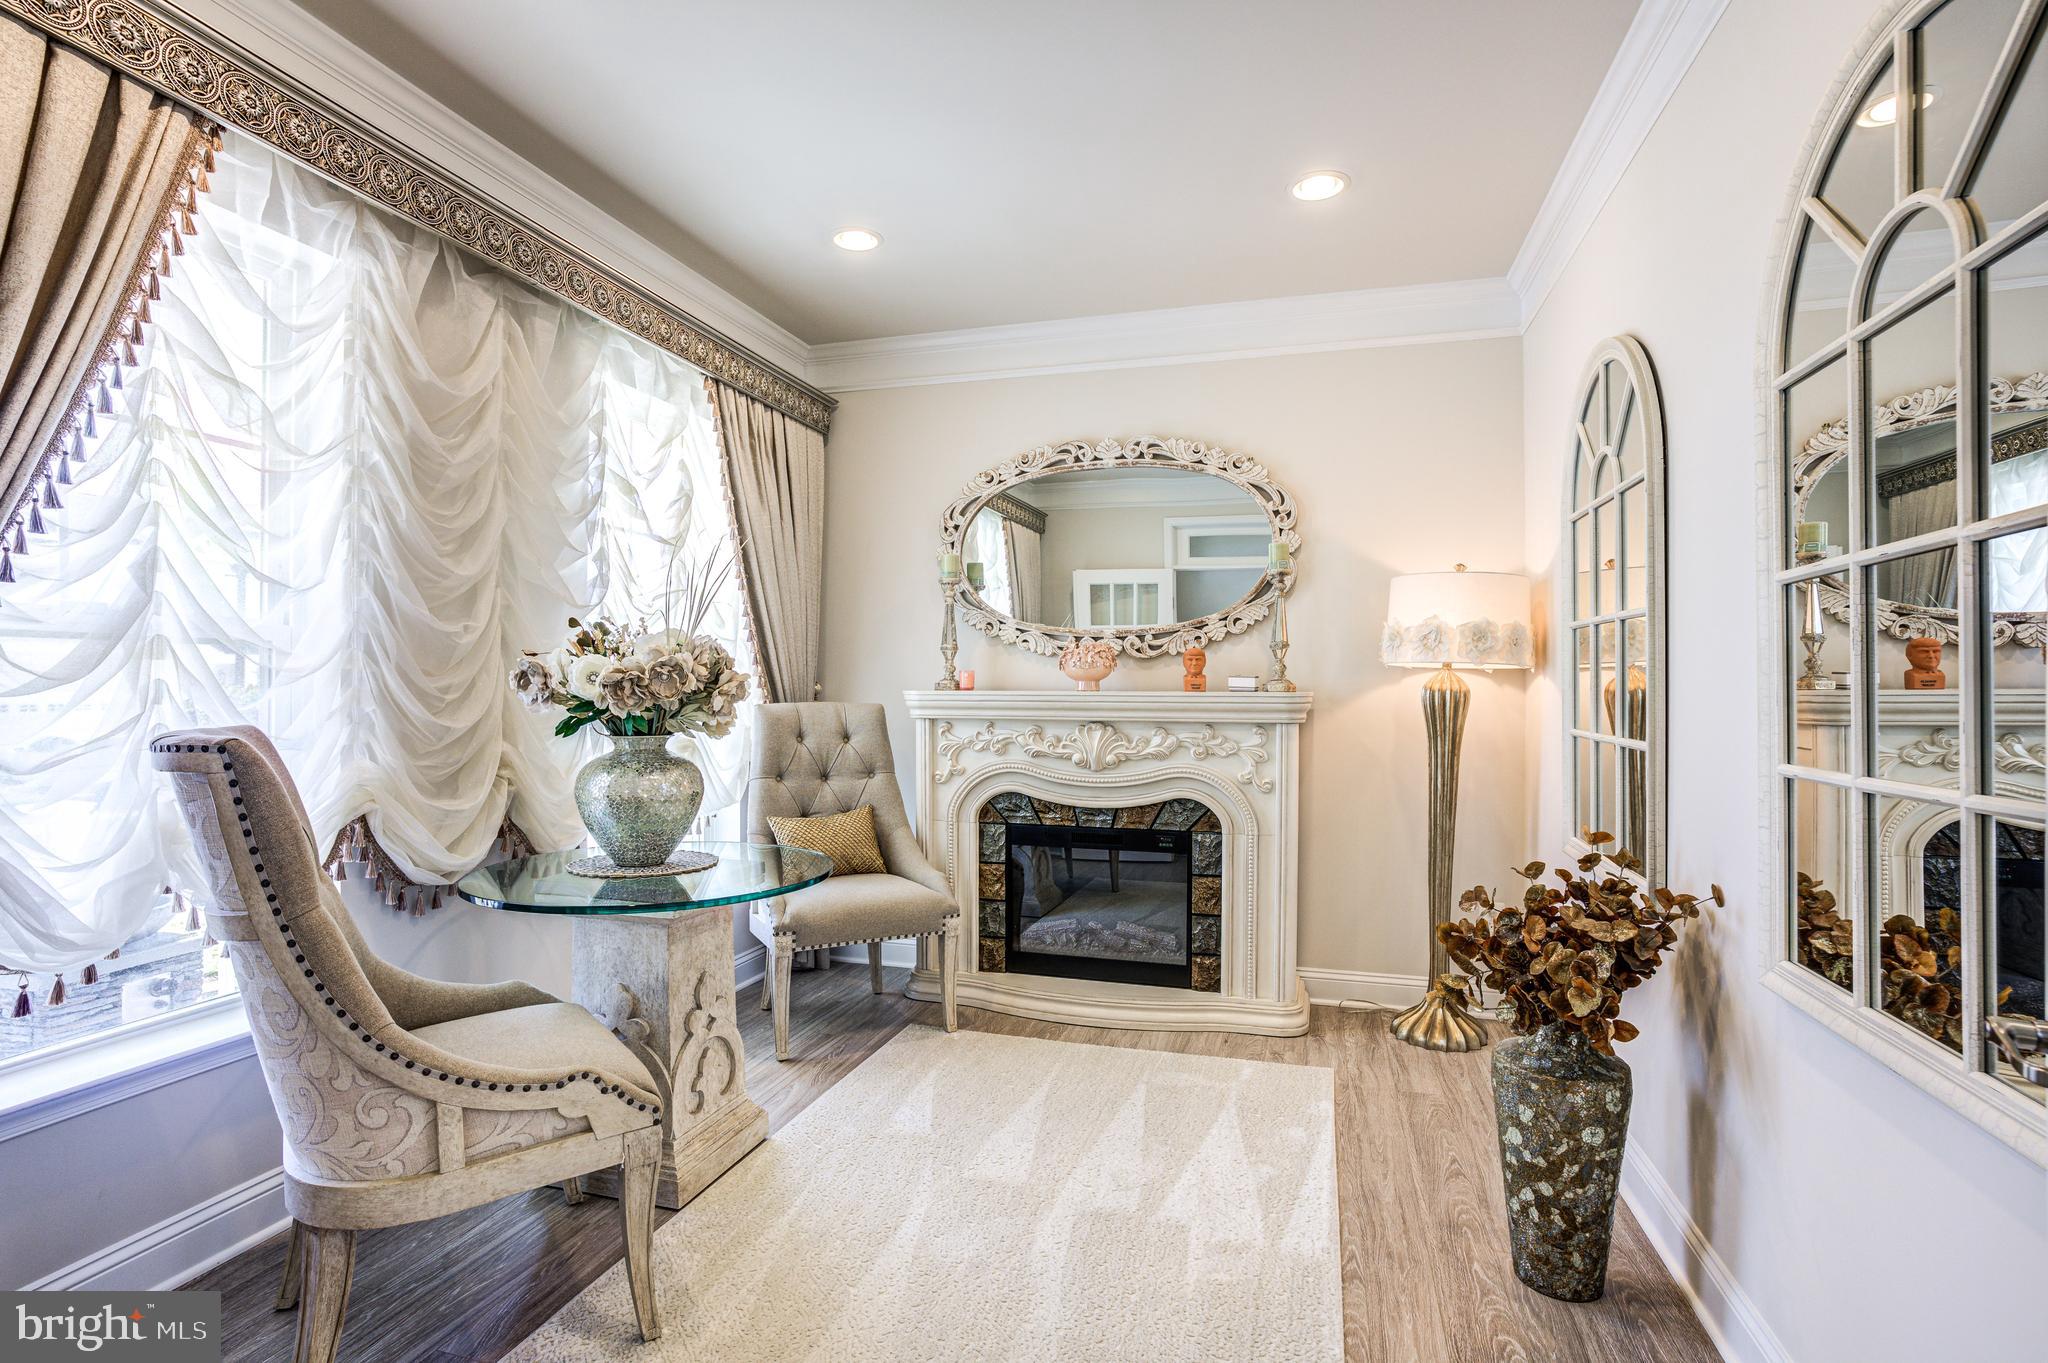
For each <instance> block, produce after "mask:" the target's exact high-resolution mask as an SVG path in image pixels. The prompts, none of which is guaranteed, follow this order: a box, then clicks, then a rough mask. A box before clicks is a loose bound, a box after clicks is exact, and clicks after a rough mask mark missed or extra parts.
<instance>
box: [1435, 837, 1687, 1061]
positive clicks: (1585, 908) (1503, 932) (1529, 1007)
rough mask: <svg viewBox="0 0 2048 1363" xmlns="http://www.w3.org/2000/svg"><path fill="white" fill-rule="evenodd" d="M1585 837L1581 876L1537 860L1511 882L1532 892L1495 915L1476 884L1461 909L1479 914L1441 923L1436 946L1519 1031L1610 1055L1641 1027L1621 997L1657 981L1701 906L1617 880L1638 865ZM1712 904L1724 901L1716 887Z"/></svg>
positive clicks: (1604, 839)
mask: <svg viewBox="0 0 2048 1363" xmlns="http://www.w3.org/2000/svg"><path fill="white" fill-rule="evenodd" d="M1585 836H1586V841H1587V843H1588V844H1590V845H1591V846H1592V847H1593V848H1594V849H1595V850H1593V851H1592V852H1589V853H1588V854H1586V855H1585V856H1583V857H1580V858H1579V860H1578V865H1577V869H1576V870H1574V869H1572V868H1569V867H1562V866H1560V867H1558V868H1557V869H1556V870H1555V871H1554V872H1553V871H1551V869H1550V868H1549V867H1547V866H1545V865H1544V864H1543V863H1542V862H1540V861H1532V862H1530V863H1529V864H1528V865H1527V866H1524V867H1521V868H1520V869H1519V870H1517V871H1516V873H1515V874H1517V875H1519V876H1521V877H1522V878H1523V879H1524V880H1527V881H1528V882H1529V885H1528V888H1527V889H1525V890H1524V891H1523V892H1522V900H1521V903H1520V904H1518V905H1515V906H1513V907H1499V908H1497V907H1496V906H1495V904H1494V900H1493V895H1492V893H1491V892H1490V891H1488V890H1487V889H1486V888H1485V887H1484V886H1477V885H1475V886H1474V887H1473V888H1471V889H1470V890H1467V891H1466V892H1465V895H1464V898H1462V899H1460V900H1459V901H1458V907H1459V908H1460V909H1463V910H1465V911H1466V912H1468V913H1470V912H1473V911H1475V910H1476V911H1477V913H1478V916H1477V917H1476V918H1467V919H1460V920H1458V921H1456V922H1452V923H1446V924H1444V925H1443V926H1442V927H1440V928H1438V929H1437V938H1438V940H1440V941H1441V942H1442V943H1443V944H1444V949H1445V950H1446V951H1448V952H1449V953H1450V956H1451V959H1452V960H1453V961H1456V962H1457V963H1458V965H1459V967H1460V968H1462V969H1463V970H1464V971H1465V972H1466V974H1468V975H1470V976H1471V977H1472V978H1473V979H1474V980H1476V981H1478V982H1479V983H1481V984H1484V985H1486V986H1487V987H1489V988H1491V989H1494V990H1497V991H1498V992H1499V993H1500V994H1501V995H1502V997H1504V998H1505V999H1507V1001H1508V1003H1509V1004H1510V1005H1511V1006H1512V1007H1513V1009H1514V1029H1515V1030H1516V1031H1517V1032H1520V1033H1523V1034H1524V1035H1526V1034H1528V1033H1531V1032H1534V1031H1536V1030H1537V1029H1538V1028H1540V1027H1543V1026H1544V1025H1546V1024H1548V1023H1553V1022H1557V1023H1562V1024H1564V1025H1565V1026H1567V1027H1571V1028H1575V1029H1577V1030H1578V1031H1580V1032H1583V1033H1584V1034H1585V1036H1586V1040H1587V1041H1589V1042H1591V1043H1592V1045H1593V1048H1594V1049H1595V1050H1598V1051H1601V1052H1604V1053H1605V1054H1608V1055H1612V1054H1614V1043H1615V1042H1617V1041H1628V1040H1631V1039H1633V1038H1634V1037H1635V1035H1636V1028H1635V1024H1633V1023H1631V1022H1628V1021H1626V1020H1625V1019H1623V1018H1622V1016H1621V996H1622V995H1623V994H1624V993H1626V992H1627V991H1629V990H1631V989H1633V988H1635V987H1636V986H1637V985H1639V984H1641V983H1642V982H1643V981H1644V980H1647V979H1648V978H1650V976H1652V975H1654V974H1656V973H1657V967H1658V966H1659V965H1661V964H1662V963H1663V958H1664V952H1665V951H1666V950H1668V949H1669V948H1670V947H1672V946H1674V945H1676V943H1677V941H1678V925H1679V924H1680V923H1683V922H1684V921H1685V920H1686V919H1688V918H1697V917H1698V916H1699V912H1700V910H1699V905H1700V898H1699V896H1698V895H1690V894H1674V893H1672V892H1671V891H1670V890H1668V889H1664V888H1663V887H1661V886H1660V887H1658V888H1656V889H1651V890H1646V889H1644V888H1642V886H1640V885H1639V884H1637V883H1636V882H1635V881H1634V880H1631V879H1629V878H1628V877H1627V876H1625V875H1621V874H1619V872H1620V871H1623V870H1630V871H1632V870H1637V869H1639V868H1640V867H1641V864H1642V863H1641V862H1639V861H1638V860H1637V859H1636V858H1635V857H1633V856H1631V855H1630V854H1629V852H1628V851H1627V850H1626V849H1619V848H1618V849H1616V850H1614V851H1612V852H1604V851H1602V850H1600V849H1602V848H1604V847H1605V846H1606V845H1607V844H1609V843H1612V842H1613V841H1614V838H1613V836H1612V835H1611V834H1607V833H1595V832H1588V833H1587V834H1586V835H1585ZM1603 862H1606V863H1609V865H1610V870H1609V873H1608V874H1605V875H1601V874H1598V873H1599V871H1600V868H1601V864H1602V863H1603ZM1548 875H1554V876H1555V877H1556V879H1557V883H1556V884H1552V883H1551V882H1550V881H1549V880H1548V879H1546V876H1548ZM1709 898H1711V899H1712V900H1713V901H1714V903H1716V904H1725V903H1727V899H1726V897H1725V896H1724V895H1723V894H1722V893H1721V887H1720V886H1719V885H1716V886H1714V887H1713V889H1712V893H1711V894H1710V895H1709Z"/></svg>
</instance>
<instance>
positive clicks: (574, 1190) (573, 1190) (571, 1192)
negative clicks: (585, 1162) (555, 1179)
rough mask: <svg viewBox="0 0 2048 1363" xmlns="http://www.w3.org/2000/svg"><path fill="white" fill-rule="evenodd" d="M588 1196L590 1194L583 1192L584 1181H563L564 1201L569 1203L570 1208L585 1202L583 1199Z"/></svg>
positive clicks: (571, 1179) (575, 1179)
mask: <svg viewBox="0 0 2048 1363" xmlns="http://www.w3.org/2000/svg"><path fill="white" fill-rule="evenodd" d="M588 1196H589V1194H588V1193H586V1192H584V1191H583V1180H582V1179H580V1178H565V1179H563V1180H562V1201H564V1202H566V1203H568V1204H569V1205H570V1206H572V1207H573V1206H575V1205H576V1204H577V1203H579V1202H581V1201H583V1199H584V1198H586V1197H588Z"/></svg>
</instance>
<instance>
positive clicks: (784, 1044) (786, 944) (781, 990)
mask: <svg viewBox="0 0 2048 1363" xmlns="http://www.w3.org/2000/svg"><path fill="white" fill-rule="evenodd" d="M795 956H796V938H795V937H794V936H792V935H790V934H786V933H778V934H777V935H776V938H775V960H774V961H773V962H772V963H771V969H772V970H773V971H774V974H775V1058H776V1059H777V1060H787V1059H789V967H790V962H791V961H792V960H793V959H794V958H795Z"/></svg>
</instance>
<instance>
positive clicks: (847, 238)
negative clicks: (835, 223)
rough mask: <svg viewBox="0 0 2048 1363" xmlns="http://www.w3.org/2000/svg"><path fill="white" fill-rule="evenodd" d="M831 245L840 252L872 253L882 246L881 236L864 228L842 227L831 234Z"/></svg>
mask: <svg viewBox="0 0 2048 1363" xmlns="http://www.w3.org/2000/svg"><path fill="white" fill-rule="evenodd" d="M832 244H833V245H834V246H837V247H838V248H839V249H840V250H842V251H872V250H874V249H875V248H876V247H877V246H880V245H881V244H882V234H881V233H880V232H870V231H869V230H868V229H867V228H865V227H842V228H840V229H839V230H838V231H837V232H834V233H833V234H832Z"/></svg>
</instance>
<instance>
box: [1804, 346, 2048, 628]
mask: <svg viewBox="0 0 2048 1363" xmlns="http://www.w3.org/2000/svg"><path fill="white" fill-rule="evenodd" d="M1956 397H1957V390H1956V389H1955V388H1953V387H1951V386H1950V385H1948V384H1937V385H1935V386H1934V387H1932V388H1922V389H1919V390H1917V391H1915V392H1911V393H1901V394H1900V395H1899V396H1898V397H1895V398H1891V399H1888V400H1884V401H1881V402H1879V403H1878V404H1877V406H1876V408H1875V410H1874V413H1873V417H1872V421H1871V428H1870V435H1871V439H1872V440H1873V441H1875V440H1878V439H1881V438H1882V437H1884V436H1887V435H1895V434H1898V433H1900V432H1903V431H1911V430H1917V429H1919V428H1921V427H1924V426H1941V425H1953V424H1954V423H1955V420H1956V405H1957V404H1956ZM1989 399H1990V401H1989V405H1988V406H1987V407H1986V409H1985V410H1986V411H1987V412H1988V413H1990V414H1991V415H1993V416H1997V415H2001V414H2006V413H2018V412H2048V372H2042V371H2039V370H2037V371H2035V372H2034V373H2031V374H2023V375H2020V376H2018V377H2016V378H2011V379H2001V378H1994V379H1992V380H1991V383H1990V392H1989ZM1793 434H1795V435H1796V434H1797V432H1794V433H1793ZM2042 439H2043V428H2042V426H2041V425H2040V424H2039V423H2034V422H2029V423H2028V424H2027V425H2026V426H2025V427H2024V428H2022V429H2020V430H2016V431H2012V432H2008V433H2007V434H2005V435H2002V436H1996V437H1994V438H1993V439H1992V441H1991V464H1992V467H1993V468H1994V469H1995V468H1996V467H1997V466H1998V464H1999V463H2001V462H2002V461H2004V460H2006V459H2009V458H2014V457H2017V456H2019V455H2023V454H2029V453H2033V452H2035V451H2037V450H2039V449H2041V448H2042ZM1848 457H1849V421H1848V418H1846V417H1844V418H1842V419H1841V420H1839V421H1830V422H1828V423H1826V424H1825V425H1823V426H1822V427H1821V428H1820V429H1819V430H1817V431H1815V432H1814V433H1813V434H1812V435H1811V436H1809V437H1808V438H1807V440H1806V442H1805V443H1804V444H1802V445H1801V446H1800V447H1799V453H1798V454H1797V455H1795V456H1794V457H1793V459H1792V465H1791V469H1792V496H1793V509H1792V520H1793V523H1794V524H1798V523H1800V522H1802V521H1806V520H1809V519H1811V515H1810V513H1809V512H1808V510H1807V504H1808V502H1809V501H1810V500H1811V499H1812V497H1813V493H1814V490H1815V489H1816V488H1818V487H1819V486H1820V483H1821V480H1822V479H1824V478H1826V477H1827V476H1828V474H1829V473H1830V472H1831V471H1832V470H1833V469H1835V468H1836V466H1838V465H1841V464H1843V463H1845V462H1846V461H1847V459H1848ZM1816 587H1817V590H1818V591H1819V593H1820V605H1821V609H1822V610H1824V611H1826V612H1827V613H1828V614H1829V615H1831V616H1833V617H1834V618H1835V619H1837V620H1840V621H1841V622H1842V623H1843V624H1847V623H1848V622H1849V593H1848V591H1847V590H1846V589H1844V588H1843V587H1842V586H1841V585H1840V584H1839V583H1838V582H1837V581H1836V580H1835V579H1833V578H1831V577H1830V578H1823V579H1822V580H1821V581H1820V582H1819V583H1818V584H1816ZM1871 623H1872V625H1874V626H1875V627H1876V628H1877V629H1878V630H1879V631H1880V632H1882V633H1884V634H1888V635H1890V636H1891V637H1892V638H1894V639H1916V638H1923V637H1925V638H1936V639H1940V640H1941V641H1942V642H1943V643H1945V644H1948V645H1950V646H1951V647H1954V646H1956V645H1959V644H1961V642H1962V638H1963V635H1962V629H1961V627H1960V625H1959V624H1958V621H1957V619H1956V612H1955V611H1953V610H1950V609H1947V608H1944V607H1941V606H1914V605H1911V604H1909V603H1907V602H1903V601H1893V600H1890V599H1888V598H1886V597H1882V596H1880V597H1878V598H1877V599H1876V601H1875V602H1874V604H1873V608H1872V612H1871ZM2005 643H2014V644H2018V645H2020V646H2022V647H2025V648H2040V647H2042V646H2043V645H2044V644H2048V612H2042V611H1993V612H1992V613H1991V645H1992V647H1994V648H1996V647H1998V646H1999V645H2000V644H2005Z"/></svg>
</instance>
